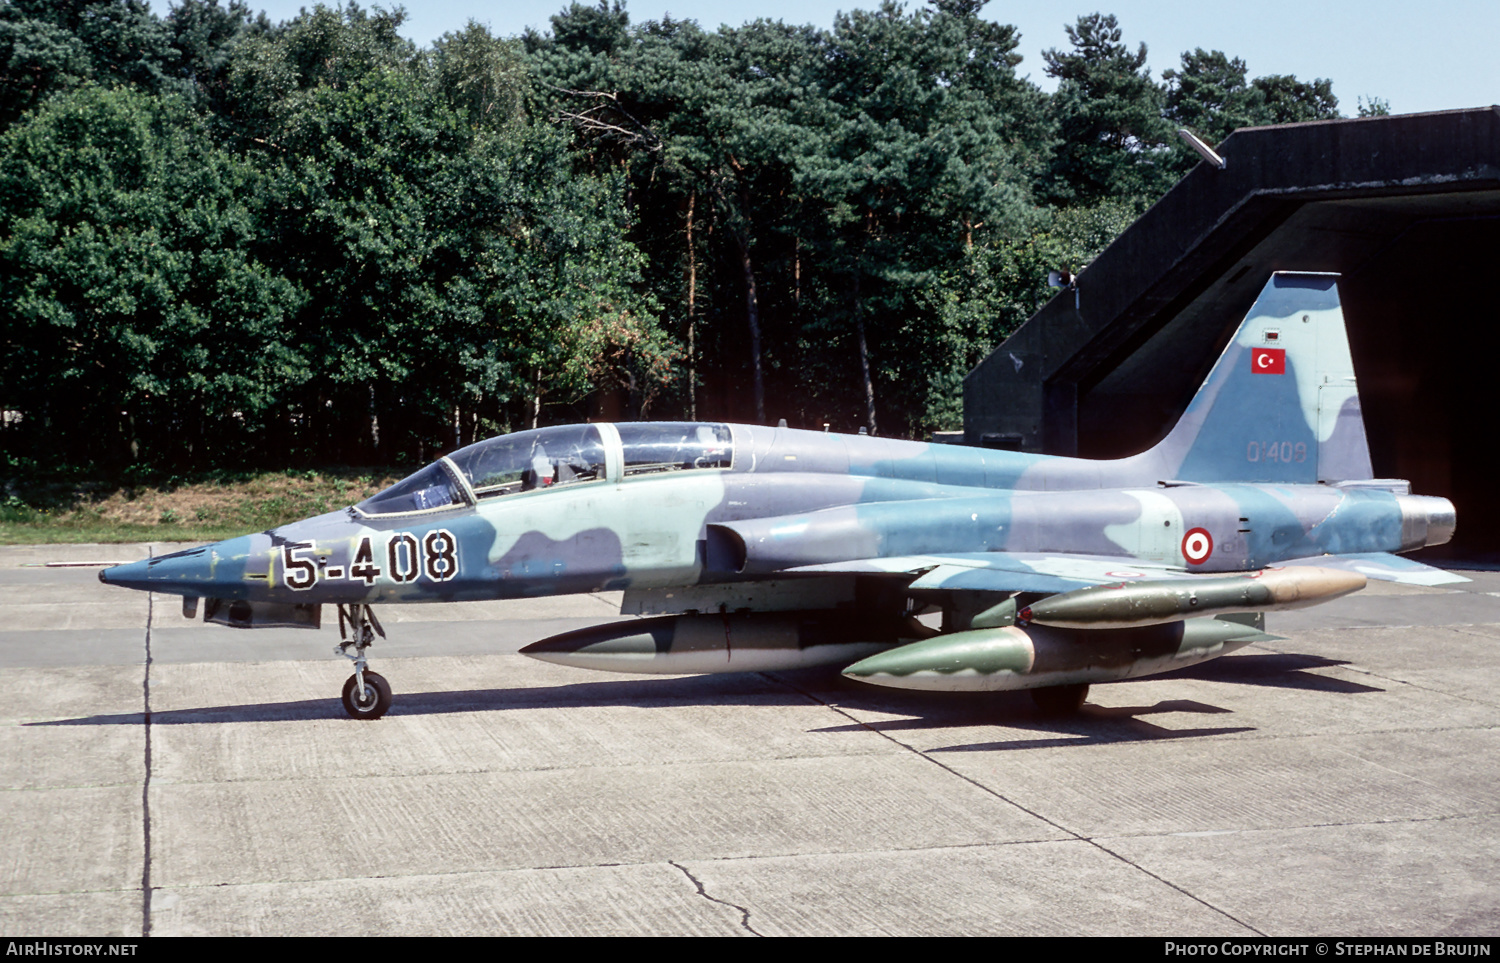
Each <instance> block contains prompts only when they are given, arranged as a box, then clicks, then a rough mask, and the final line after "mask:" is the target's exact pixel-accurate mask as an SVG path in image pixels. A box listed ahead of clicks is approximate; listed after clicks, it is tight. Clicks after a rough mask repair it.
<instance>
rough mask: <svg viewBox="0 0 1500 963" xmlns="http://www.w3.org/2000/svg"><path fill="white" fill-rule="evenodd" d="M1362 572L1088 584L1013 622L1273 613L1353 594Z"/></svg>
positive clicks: (1079, 624)
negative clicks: (1086, 586)
mask: <svg viewBox="0 0 1500 963" xmlns="http://www.w3.org/2000/svg"><path fill="white" fill-rule="evenodd" d="M1365 582H1366V579H1365V576H1363V575H1361V574H1360V573H1358V572H1345V571H1340V570H1338V569H1328V568H1312V567H1299V568H1271V569H1266V570H1264V571H1260V572H1254V573H1251V574H1248V575H1231V576H1226V577H1224V578H1197V579H1147V580H1144V581H1138V582H1116V583H1114V584H1111V585H1091V586H1089V587H1088V588H1081V589H1075V590H1074V591H1072V592H1065V593H1062V594H1060V595H1052V596H1048V597H1047V598H1044V599H1041V600H1039V601H1036V602H1033V603H1031V605H1029V606H1026V607H1024V608H1022V609H1021V610H1020V611H1019V612H1017V613H1016V621H1017V622H1021V623H1033V624H1036V625H1050V626H1053V627H1055V628H1072V629H1114V628H1120V629H1123V628H1133V627H1136V626H1143V625H1158V624H1161V623H1166V622H1175V621H1178V620H1180V619H1190V618H1195V617H1200V616H1206V615H1218V614H1223V613H1226V612H1274V611H1282V610H1285V609H1296V608H1302V607H1304V606H1308V605H1318V604H1320V603H1322V602H1328V601H1331V600H1332V599H1336V598H1339V597H1341V596H1344V595H1348V594H1349V593H1351V592H1357V591H1359V590H1360V589H1362V588H1364V587H1365Z"/></svg>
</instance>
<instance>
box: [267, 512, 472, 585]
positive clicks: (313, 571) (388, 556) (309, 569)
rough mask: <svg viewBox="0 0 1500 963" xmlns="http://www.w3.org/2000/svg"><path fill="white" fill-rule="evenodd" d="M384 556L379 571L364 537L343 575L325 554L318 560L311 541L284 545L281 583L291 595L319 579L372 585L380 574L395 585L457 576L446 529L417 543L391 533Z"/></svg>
mask: <svg viewBox="0 0 1500 963" xmlns="http://www.w3.org/2000/svg"><path fill="white" fill-rule="evenodd" d="M419 546H420V547H419ZM384 554H385V561H386V568H385V569H384V570H382V569H381V567H380V565H379V563H377V562H376V560H375V546H374V544H373V543H372V542H371V538H370V536H369V535H365V536H363V537H362V538H360V540H359V547H358V548H356V549H355V550H354V555H353V560H352V561H351V562H350V563H349V569H348V574H347V576H346V575H345V573H344V568H343V566H338V565H328V564H327V553H324V557H323V558H321V559H320V558H318V552H317V550H316V549H315V548H314V547H313V544H312V543H311V542H298V543H292V542H287V543H284V544H283V545H282V546H281V568H282V573H283V576H282V584H284V585H285V586H286V587H287V588H289V589H291V590H292V591H294V592H306V591H308V590H310V589H312V588H313V587H314V586H315V585H317V584H318V581H319V580H320V579H324V580H329V581H338V580H345V581H350V582H363V583H364V584H365V585H374V584H375V583H376V581H378V580H379V578H380V576H381V575H383V574H388V575H389V577H390V579H391V580H392V581H393V582H396V583H398V584H405V583H408V582H414V581H416V580H417V578H418V577H419V576H422V575H425V576H427V578H428V580H429V581H432V582H446V581H449V580H450V579H452V578H453V577H454V576H456V575H458V571H459V561H458V539H457V538H455V537H454V535H453V533H452V532H450V531H448V530H447V529H446V528H435V529H433V530H431V531H429V532H428V533H427V534H425V535H423V536H422V539H421V541H420V542H418V540H417V537H416V536H415V535H413V534H412V533H411V532H392V533H391V536H390V538H389V539H388V540H387V541H386V550H385V553H384Z"/></svg>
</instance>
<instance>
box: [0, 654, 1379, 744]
mask: <svg viewBox="0 0 1500 963" xmlns="http://www.w3.org/2000/svg"><path fill="white" fill-rule="evenodd" d="M1344 664H1347V663H1345V662H1341V661H1339V660H1334V659H1326V658H1322V657H1319V656H1308V655H1295V654H1266V655H1231V656H1226V657H1224V658H1222V659H1218V660H1216V661H1213V662H1208V663H1204V664H1201V665H1197V666H1193V667H1191V668H1187V669H1180V670H1178V671H1176V672H1173V673H1168V674H1165V675H1160V676H1153V677H1151V678H1153V679H1169V678H1172V677H1179V678H1193V679H1203V680H1206V681H1213V682H1227V683H1237V684H1243V685H1257V686H1274V687H1280V688H1291V689H1303V690H1311V691H1319V692H1329V693H1339V694H1352V693H1362V692H1379V691H1383V690H1380V689H1377V688H1375V687H1373V686H1367V685H1361V684H1359V683H1355V682H1349V681H1347V680H1343V679H1334V678H1329V677H1327V676H1323V675H1317V674H1315V673H1313V672H1310V671H1308V670H1311V669H1320V668H1328V667H1332V666H1339V665H1344ZM1131 681H1136V680H1131ZM1117 684H1128V683H1111V685H1117ZM824 697H831V698H835V699H837V701H838V702H839V704H840V705H842V706H845V707H848V708H853V709H861V710H867V711H880V712H900V713H903V714H907V715H911V716H914V717H915V718H911V719H902V720H890V721H879V722H869V723H854V724H850V725H840V726H831V727H828V728H825V729H819V730H815V731H818V732H854V731H861V730H872V731H875V732H882V733H883V732H898V731H901V730H930V729H946V728H965V727H971V726H977V725H990V726H993V725H996V724H1000V725H1004V726H1007V727H1011V728H1020V729H1032V730H1044V731H1051V732H1056V733H1058V734H1059V738H1058V739H1056V740H1045V739H1044V740H1019V741H1015V742H1004V743H987V744H982V745H975V746H952V747H947V748H946V749H943V750H937V751H961V750H978V749H1006V748H1016V749H1022V748H1030V749H1036V748H1043V747H1045V746H1047V745H1050V744H1056V745H1070V746H1071V745H1087V744H1093V743H1113V742H1133V741H1145V740H1153V739H1183V738H1194V737H1199V736H1210V735H1224V734H1229V733H1234V732H1244V731H1246V730H1247V728H1251V727H1217V728H1201V729H1166V728H1163V727H1160V726H1156V725H1153V724H1151V723H1149V722H1146V721H1144V720H1143V719H1141V718H1140V717H1142V716H1146V715H1153V714H1160V713H1168V712H1179V713H1180V712H1195V713H1201V714H1204V715H1210V714H1219V713H1227V712H1231V711H1232V710H1229V709H1224V708H1221V707H1218V706H1211V705H1205V704H1204V703H1200V702H1194V701H1189V700H1169V701H1163V702H1158V703H1156V704H1155V705H1151V706H1117V707H1113V708H1106V707H1103V706H1097V705H1087V706H1085V707H1084V709H1083V711H1082V712H1081V713H1079V714H1078V715H1076V716H1071V717H1064V718H1048V717H1045V716H1043V715H1041V714H1040V713H1039V712H1038V711H1037V709H1036V708H1035V706H1034V705H1033V703H1032V702H1031V699H1030V696H1029V695H1028V694H1027V693H1025V692H1000V693H949V692H931V693H928V692H912V691H902V690H894V689H875V688H872V687H869V686H864V685H860V684H858V683H855V682H851V681H849V680H847V679H845V678H843V677H842V676H840V675H838V674H837V671H836V670H832V669H805V670H798V671H790V672H777V673H745V674H744V675H739V676H731V675H705V676H687V677H671V678H660V679H638V678H637V679H617V680H602V681H598V682H577V683H572V684H569V685H561V686H531V687H525V688H515V689H504V688H493V689H464V690H449V691H438V692H412V693H397V699H396V702H395V705H394V706H393V707H392V709H391V713H390V714H391V716H392V717H397V716H403V715H443V714H447V713H459V712H494V711H508V710H515V709H541V708H549V709H558V708H562V709H566V708H587V707H608V706H631V707H636V708H669V707H674V706H714V705H723V706H736V705H737V706H778V705H779V706H786V707H788V708H796V707H805V706H807V705H808V701H809V700H813V701H824ZM144 718H145V717H144V714H143V713H142V712H140V711H139V710H137V711H133V712H121V713H112V714H103V715H93V716H84V717H80V718H76V719H56V720H49V721H46V722H34V723H29V725H37V726H88V725H140V724H141V723H142V721H143V720H144ZM317 719H336V720H339V721H340V722H341V723H342V722H347V721H348V720H347V717H346V716H345V715H344V711H343V707H342V706H341V705H340V703H339V701H338V700H337V699H306V700H299V701H293V702H267V703H257V704H251V705H227V706H207V707H197V708H192V709H167V710H153V711H152V713H151V722H152V724H153V725H165V726H170V725H213V724H222V723H231V722H294V721H311V720H317Z"/></svg>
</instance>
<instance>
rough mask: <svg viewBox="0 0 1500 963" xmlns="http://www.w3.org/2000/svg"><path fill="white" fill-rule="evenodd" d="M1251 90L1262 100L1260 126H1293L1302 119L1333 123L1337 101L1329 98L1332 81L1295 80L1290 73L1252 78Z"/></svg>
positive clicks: (1322, 79)
mask: <svg viewBox="0 0 1500 963" xmlns="http://www.w3.org/2000/svg"><path fill="white" fill-rule="evenodd" d="M1253 84H1254V86H1255V89H1256V90H1258V91H1260V93H1261V95H1262V96H1263V97H1264V98H1265V114H1264V119H1263V120H1262V121H1261V123H1265V124H1296V123H1300V122H1302V121H1305V120H1337V119H1338V117H1339V99H1338V98H1337V97H1335V96H1334V95H1333V81H1331V80H1326V79H1324V78H1322V77H1319V78H1318V79H1317V80H1311V81H1306V80H1298V79H1297V78H1296V77H1293V76H1292V75H1290V74H1271V75H1269V76H1266V77H1256V78H1255V80H1254V81H1253Z"/></svg>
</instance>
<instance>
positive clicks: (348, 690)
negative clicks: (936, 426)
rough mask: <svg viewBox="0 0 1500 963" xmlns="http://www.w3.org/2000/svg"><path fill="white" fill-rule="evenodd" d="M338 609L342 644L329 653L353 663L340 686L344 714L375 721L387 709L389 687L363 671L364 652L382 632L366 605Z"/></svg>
mask: <svg viewBox="0 0 1500 963" xmlns="http://www.w3.org/2000/svg"><path fill="white" fill-rule="evenodd" d="M338 610H339V636H340V637H341V638H342V639H343V641H342V642H340V643H339V644H338V645H337V646H336V647H335V648H334V650H333V651H334V652H335V653H336V654H338V655H342V656H343V657H344V658H346V659H348V660H350V661H351V662H353V663H354V674H353V675H351V676H350V677H349V681H347V682H345V683H344V711H345V712H347V713H349V715H350V717H351V718H354V719H379V718H380V717H381V716H383V715H385V713H386V710H387V709H389V708H390V707H391V684H390V683H389V682H387V681H385V676H383V675H381V674H380V673H378V672H370V671H368V670H367V662H366V659H365V649H368V648H369V647H370V646H371V645H373V644H374V642H375V636H377V635H378V636H380V637H381V638H382V639H383V638H385V629H383V628H381V627H380V620H379V619H377V618H375V613H374V612H373V611H372V610H371V609H370V607H369V606H368V605H364V604H361V603H358V602H356V603H353V604H350V605H340V606H338ZM350 646H353V647H354V654H353V655H350V654H349V647H350Z"/></svg>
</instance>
